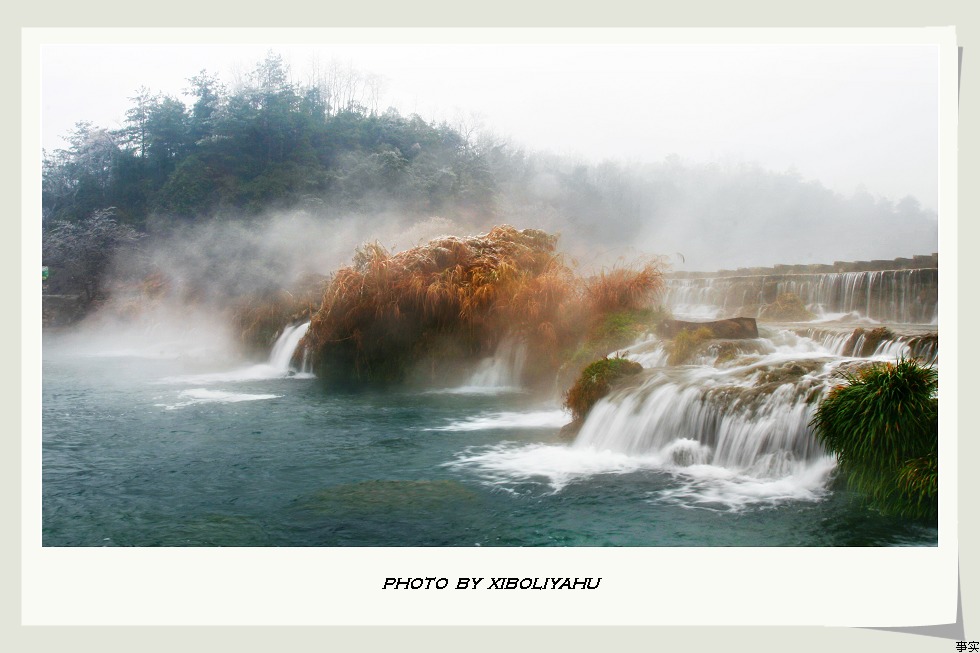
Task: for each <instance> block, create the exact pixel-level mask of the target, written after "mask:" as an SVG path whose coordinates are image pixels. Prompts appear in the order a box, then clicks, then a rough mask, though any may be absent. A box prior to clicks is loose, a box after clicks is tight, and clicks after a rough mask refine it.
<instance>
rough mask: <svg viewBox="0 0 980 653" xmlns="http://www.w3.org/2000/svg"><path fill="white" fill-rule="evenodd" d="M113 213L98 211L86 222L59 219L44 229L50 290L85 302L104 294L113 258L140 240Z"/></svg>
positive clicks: (43, 258) (44, 251)
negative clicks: (82, 299)
mask: <svg viewBox="0 0 980 653" xmlns="http://www.w3.org/2000/svg"><path fill="white" fill-rule="evenodd" d="M114 211H115V209H113V208H107V209H101V210H98V211H95V212H93V213H92V215H90V216H89V217H88V218H87V219H85V220H82V221H75V222H69V221H66V220H60V221H57V222H54V223H53V224H51V225H50V226H48V227H47V228H45V229H44V230H43V232H42V240H41V246H42V260H43V263H44V265H46V266H48V268H49V269H50V270H51V277H50V280H49V282H48V283H49V284H50V285H49V288H50V289H51V290H53V291H54V292H56V293H63V294H80V295H82V296H83V297H84V298H85V301H86V302H91V301H92V300H93V299H97V298H98V297H100V296H101V295H102V294H103V291H104V282H105V278H106V275H107V273H108V271H109V266H110V264H111V262H112V260H113V258H114V256H115V255H116V254H117V253H118V252H119V251H120V250H122V249H123V248H124V247H127V246H132V245H134V244H135V243H136V242H137V241H138V240H139V238H140V236H139V234H138V233H137V232H136V230H135V229H133V228H132V227H130V226H129V225H123V224H119V223H118V222H117V221H116V219H115V217H114Z"/></svg>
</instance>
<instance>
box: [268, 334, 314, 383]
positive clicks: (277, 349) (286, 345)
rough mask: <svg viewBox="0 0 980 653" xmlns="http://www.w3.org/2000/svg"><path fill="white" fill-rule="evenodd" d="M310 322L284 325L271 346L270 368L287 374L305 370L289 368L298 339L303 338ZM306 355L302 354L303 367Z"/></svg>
mask: <svg viewBox="0 0 980 653" xmlns="http://www.w3.org/2000/svg"><path fill="white" fill-rule="evenodd" d="M309 327H310V323H309V322H305V323H303V324H296V325H294V326H289V327H286V328H284V329H283V330H282V333H281V334H280V335H279V338H278V339H276V344H274V345H273V346H272V353H271V354H270V355H269V365H270V366H272V368H273V369H274V370H275V371H277V372H280V373H282V374H288V373H289V372H290V371H294V372H306V371H307V370H305V369H300V370H292V369H291V368H290V362H291V361H292V360H293V354H295V353H296V347H297V346H299V341H300V340H302V339H303V336H304V335H306V330H307V329H309ZM305 360H306V357H305V356H304V365H303V367H305Z"/></svg>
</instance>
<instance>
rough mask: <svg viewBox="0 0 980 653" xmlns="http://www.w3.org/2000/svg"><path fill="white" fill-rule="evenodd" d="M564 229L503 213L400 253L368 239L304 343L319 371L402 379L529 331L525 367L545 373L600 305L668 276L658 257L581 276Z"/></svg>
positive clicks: (616, 304)
mask: <svg viewBox="0 0 980 653" xmlns="http://www.w3.org/2000/svg"><path fill="white" fill-rule="evenodd" d="M557 240H558V239H557V237H556V236H553V235H550V234H547V233H545V232H543V231H539V230H536V229H524V230H518V229H516V228H514V227H512V226H509V225H502V226H497V227H494V228H493V229H491V230H490V231H489V232H488V233H486V234H484V235H481V236H475V237H469V238H457V237H453V236H444V237H441V238H436V239H434V240H432V241H430V242H429V243H427V244H425V245H420V246H418V247H414V248H412V249H409V250H406V251H404V252H400V253H397V254H392V253H391V252H389V251H388V250H387V249H385V248H384V247H382V246H381V245H379V244H377V243H373V244H368V245H365V246H363V247H361V248H360V249H358V250H357V252H356V253H355V255H354V259H353V263H352V264H351V265H350V266H347V267H345V268H342V269H341V270H339V271H338V272H337V273H336V274H335V275H334V277H333V280H332V281H331V283H330V285H329V286H328V287H327V289H326V292H325V293H324V294H323V300H322V303H321V305H320V309H319V311H317V313H316V315H314V317H313V320H312V323H311V325H310V330H309V331H308V333H307V335H306V337H305V338H304V340H303V342H302V346H304V347H305V348H307V350H308V351H309V352H310V354H311V361H312V362H313V365H314V370H315V371H316V372H317V374H318V375H319V376H321V377H324V378H333V379H335V380H341V381H346V380H362V381H363V380H370V381H399V380H402V379H403V378H405V375H406V373H407V371H408V370H409V368H410V367H411V366H412V365H414V364H415V363H418V362H419V361H421V360H423V359H426V358H427V357H429V358H431V357H433V356H435V355H437V353H439V354H440V355H443V353H444V352H447V351H451V352H453V355H455V356H458V357H462V358H472V357H476V356H484V355H487V354H489V353H491V352H492V351H493V350H494V348H495V347H496V345H497V344H498V343H499V342H500V341H501V339H502V338H503V337H505V336H508V335H510V336H517V337H519V338H521V339H523V340H524V341H525V342H526V343H527V345H528V347H529V350H530V351H531V352H532V359H533V360H532V361H531V363H532V364H531V365H529V366H528V367H529V369H530V370H531V371H532V373H536V374H537V375H539V377H541V378H544V377H545V376H547V374H548V373H553V372H554V370H556V369H557V368H558V366H559V365H560V364H561V362H562V358H563V355H564V353H565V352H567V351H569V349H571V348H574V346H575V345H576V344H577V343H578V342H580V341H581V340H582V339H583V338H584V336H585V334H586V333H587V331H588V329H589V328H590V325H591V324H592V323H593V322H594V320H595V319H596V318H595V316H596V315H600V316H601V314H602V313H601V311H605V312H609V311H610V310H622V309H624V308H635V307H641V306H642V305H643V303H644V302H645V301H647V300H648V299H649V298H650V297H652V296H653V295H654V294H655V293H656V292H658V291H659V290H660V288H661V287H662V280H661V279H660V277H659V271H658V268H657V267H656V266H654V265H647V266H644V267H643V268H642V269H640V270H629V269H627V268H621V269H617V270H613V271H612V272H603V273H602V274H600V275H597V276H596V277H593V278H591V279H589V280H586V281H583V280H581V279H579V278H578V277H576V276H575V274H574V273H573V272H572V270H571V268H569V267H568V266H567V265H566V264H565V262H564V259H563V258H562V256H561V255H559V254H558V253H557V251H556V244H557ZM596 311H600V312H599V313H597V312H596Z"/></svg>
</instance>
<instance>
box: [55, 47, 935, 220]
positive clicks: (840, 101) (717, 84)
mask: <svg viewBox="0 0 980 653" xmlns="http://www.w3.org/2000/svg"><path fill="white" fill-rule="evenodd" d="M270 49H271V50H275V51H277V52H279V53H280V54H282V55H283V56H284V58H285V59H286V60H287V62H289V63H290V65H291V69H292V73H293V79H294V81H296V82H301V83H305V82H306V81H307V77H306V75H307V71H308V68H309V62H310V61H311V60H313V59H314V58H317V59H319V60H320V61H321V62H324V63H328V62H330V61H331V60H339V61H342V62H345V63H347V62H349V63H351V64H352V65H353V66H354V67H355V68H357V69H358V70H359V71H361V72H363V73H374V74H378V75H380V76H381V77H382V78H383V82H384V86H383V95H382V103H381V106H382V107H387V106H394V107H395V108H397V109H398V110H399V111H401V112H402V113H403V114H409V113H413V112H417V113H419V114H420V115H421V116H423V117H424V118H426V119H429V120H433V119H435V120H442V119H447V120H450V121H455V120H456V119H457V118H458V117H460V116H462V117H465V118H466V119H467V120H468V121H470V122H471V123H472V122H474V121H479V122H481V123H482V125H483V126H484V127H485V128H487V129H489V130H491V131H493V132H494V133H495V134H496V135H498V136H500V137H503V138H506V139H508V140H509V141H510V142H512V143H513V144H515V145H518V146H523V147H525V148H528V149H533V150H549V151H552V152H556V153H568V154H576V155H579V156H581V157H583V158H585V159H588V160H592V161H599V160H603V159H616V160H621V161H626V162H629V161H644V162H645V161H653V162H655V161H662V160H663V159H664V157H666V156H667V155H669V154H677V155H679V156H680V157H681V159H682V160H684V161H687V162H689V163H704V162H722V163H738V162H752V163H758V164H760V165H762V166H764V167H766V168H769V169H772V170H775V171H786V170H789V169H795V170H796V171H797V172H798V173H799V174H801V175H802V176H803V177H804V178H806V179H815V180H818V181H819V182H821V183H822V184H824V185H825V186H827V187H829V188H831V189H833V190H835V191H838V192H840V193H842V194H845V195H850V194H851V193H852V192H854V190H855V189H856V188H857V187H858V186H859V185H863V186H864V187H865V188H866V189H867V190H868V191H869V192H871V193H872V194H874V195H881V196H885V197H889V198H892V199H895V200H898V199H901V198H902V197H904V196H906V195H912V196H914V197H916V198H917V199H918V200H919V201H920V202H921V203H922V205H923V207H925V208H929V209H936V206H937V186H938V115H939V106H938V92H939V74H938V70H939V58H938V48H937V47H936V46H932V45H884V44H882V45H793V44H789V45H642V44H641V45H628V44H582V45H572V44H541V45H528V44H517V45H424V44H399V45H343V46H297V45H276V43H274V42H270V43H264V44H260V45H230V44H222V45H197V44H175V45H140V44H115V45H110V44H99V45H91V44H90V45H50V44H49V45H44V46H43V47H42V56H41V65H42V68H41V75H42V116H41V119H42V132H43V133H42V145H43V147H44V148H46V149H47V150H49V151H50V150H53V149H56V148H58V147H62V146H63V141H61V139H60V137H61V136H64V135H65V134H66V133H67V132H68V131H69V130H70V129H71V128H72V126H73V125H74V123H75V122H77V121H80V120H87V121H91V122H93V123H95V124H96V125H98V126H102V127H109V128H115V127H119V126H120V125H121V124H122V121H123V119H124V114H125V111H126V109H127V108H128V107H129V106H131V104H130V101H129V100H128V98H130V97H132V96H133V95H135V92H136V90H137V89H138V88H139V87H140V86H146V87H147V88H149V89H150V90H151V91H154V92H156V91H159V92H163V93H165V94H171V95H175V96H178V97H179V96H180V94H181V92H182V90H183V89H185V88H186V87H187V82H186V80H187V79H188V78H189V77H191V76H193V75H196V74H197V73H198V72H200V71H201V70H202V69H207V70H208V71H210V72H212V73H217V74H218V75H219V76H220V77H221V78H222V80H223V81H225V82H226V83H227V82H230V81H231V80H232V79H233V77H234V75H235V74H236V72H237V73H242V72H246V71H248V70H250V69H251V68H253V67H254V65H255V63H256V62H257V61H259V60H260V59H262V58H263V57H264V56H265V53H266V52H267V51H269V50H270Z"/></svg>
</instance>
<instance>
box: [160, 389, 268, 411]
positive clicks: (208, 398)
mask: <svg viewBox="0 0 980 653" xmlns="http://www.w3.org/2000/svg"><path fill="white" fill-rule="evenodd" d="M281 396H282V395H269V394H265V395H254V394H245V393H242V392H226V391H224V390H208V389H207V388H194V389H192V390H182V391H181V392H180V394H179V395H178V397H180V398H183V399H186V401H180V402H177V403H175V404H155V405H156V406H160V407H162V408H166V409H167V410H174V409H176V408H183V407H185V406H192V405H194V404H210V403H219V404H233V403H238V402H242V401H260V400H263V399H278V398H279V397H281Z"/></svg>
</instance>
